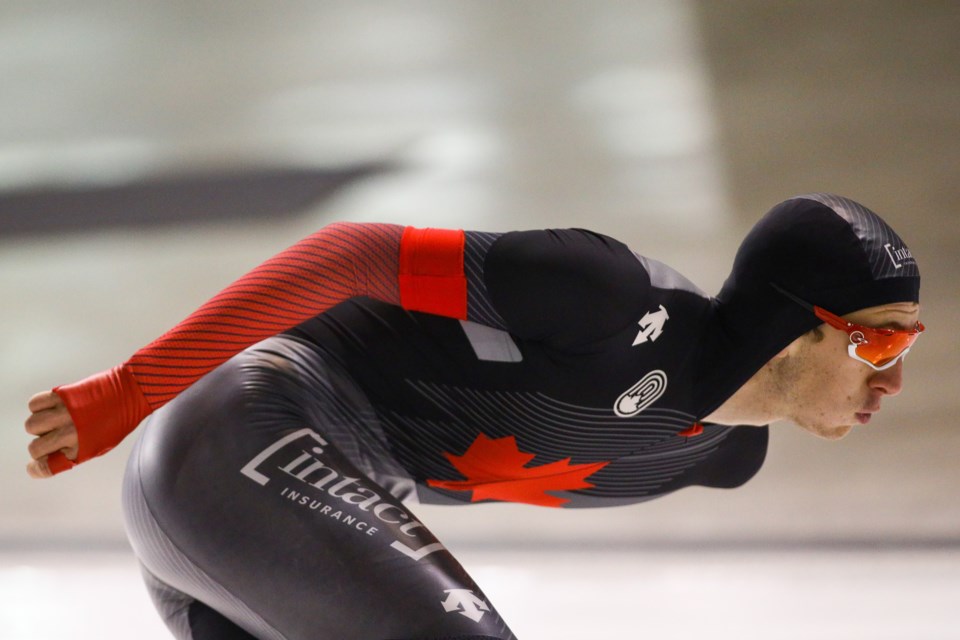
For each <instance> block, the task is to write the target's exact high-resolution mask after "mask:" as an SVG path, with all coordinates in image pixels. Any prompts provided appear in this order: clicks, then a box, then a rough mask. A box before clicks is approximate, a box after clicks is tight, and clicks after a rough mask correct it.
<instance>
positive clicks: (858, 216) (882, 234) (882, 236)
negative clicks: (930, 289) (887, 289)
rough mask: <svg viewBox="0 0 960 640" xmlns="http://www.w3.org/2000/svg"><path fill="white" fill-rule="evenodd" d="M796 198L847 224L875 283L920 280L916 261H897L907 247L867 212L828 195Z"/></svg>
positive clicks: (847, 199)
mask: <svg viewBox="0 0 960 640" xmlns="http://www.w3.org/2000/svg"><path fill="white" fill-rule="evenodd" d="M798 198H800V199H804V200H813V201H814V202H819V203H820V204H822V205H826V206H828V207H830V208H831V209H833V211H834V212H835V213H836V214H837V215H838V216H840V217H841V218H843V219H844V220H846V221H847V223H849V224H850V226H851V227H852V228H853V231H854V233H856V234H857V237H858V238H860V242H861V243H862V244H863V248H864V251H866V254H867V259H868V260H869V262H870V268H871V270H872V272H873V277H874V279H876V280H882V279H884V278H911V277H919V276H920V269H919V267H918V266H917V262H916V260H914V259H913V258H912V257H909V258H906V259H900V258H898V257H897V254H896V252H897V251H898V250H900V251H903V250H906V251H907V253H908V254H909V249H908V248H907V245H906V243H905V242H904V241H903V240H902V239H901V238H900V236H898V235H897V233H896V232H895V231H894V230H893V229H891V228H890V226H889V225H888V224H887V223H886V222H884V221H883V220H882V219H881V218H880V216H878V215H877V214H875V213H874V212H873V211H871V210H870V209H867V208H866V207H864V206H863V205H862V204H860V203H858V202H854V201H853V200H850V199H849V198H843V197H841V196H835V195H831V194H827V193H812V194H807V195H803V196H798Z"/></svg>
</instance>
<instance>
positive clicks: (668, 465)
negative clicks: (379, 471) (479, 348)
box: [384, 380, 732, 506]
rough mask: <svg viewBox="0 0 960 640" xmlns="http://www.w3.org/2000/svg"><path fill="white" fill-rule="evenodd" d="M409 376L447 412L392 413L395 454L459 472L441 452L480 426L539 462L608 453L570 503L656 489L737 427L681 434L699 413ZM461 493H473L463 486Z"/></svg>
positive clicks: (458, 448) (418, 470) (422, 468)
mask: <svg viewBox="0 0 960 640" xmlns="http://www.w3.org/2000/svg"><path fill="white" fill-rule="evenodd" d="M407 383H408V384H409V385H410V387H411V388H412V389H413V390H415V391H416V392H417V393H418V395H421V396H422V397H424V398H425V399H427V400H428V401H429V402H430V403H431V404H433V405H434V406H435V407H437V408H438V409H439V410H440V411H442V412H443V413H444V414H445V415H446V416H447V418H446V419H442V420H428V419H425V418H420V417H413V416H402V415H399V414H397V413H389V414H388V416H387V419H386V421H385V428H386V430H387V432H388V434H389V435H390V437H391V441H392V443H393V446H394V450H395V454H396V456H397V459H398V460H400V461H401V463H402V464H404V466H406V467H407V468H408V469H411V470H413V471H414V473H415V474H416V475H417V476H420V477H424V478H434V479H444V480H447V479H459V478H458V477H456V476H457V475H458V472H457V471H455V470H453V469H452V468H451V467H450V464H449V462H448V461H447V460H446V459H444V458H443V457H442V456H441V455H439V452H444V451H445V452H448V453H452V454H455V455H461V454H463V453H464V451H466V450H467V448H468V447H469V446H470V444H471V443H472V442H473V441H474V438H475V437H476V434H477V433H478V432H480V433H483V434H485V435H486V436H487V437H489V438H502V437H505V436H511V435H513V436H516V438H517V443H518V445H519V446H520V448H521V449H522V450H528V451H529V450H536V451H537V453H538V458H537V460H536V464H538V465H540V464H546V463H549V462H554V461H556V460H561V459H564V458H568V457H571V458H572V462H573V463H588V462H597V461H609V462H610V463H609V464H608V465H606V466H605V467H604V468H603V469H601V470H600V471H598V472H597V473H596V474H594V475H593V476H591V477H590V482H593V483H594V484H595V486H594V487H592V488H589V489H580V490H578V491H577V492H576V494H579V495H578V496H575V495H573V494H569V495H567V496H566V497H570V498H572V499H573V500H572V502H571V504H570V505H569V506H587V505H586V501H584V500H582V499H581V500H578V499H577V498H578V497H583V496H591V497H595V498H606V499H610V498H613V499H624V500H628V501H630V502H640V501H642V500H644V499H645V498H652V497H656V496H658V495H660V488H661V487H663V486H664V485H666V484H668V483H670V482H672V481H673V480H675V479H677V478H678V477H680V475H682V474H683V473H684V472H685V471H686V470H688V469H691V468H693V467H694V466H696V465H697V464H698V463H699V462H701V461H703V460H705V459H706V458H707V457H709V456H710V455H711V454H712V453H714V452H715V451H716V450H717V449H718V448H719V447H720V446H721V444H722V443H723V441H724V440H725V439H726V437H727V436H728V435H729V433H730V432H731V431H732V428H730V427H724V426H719V425H705V426H704V431H703V433H702V434H701V435H699V436H697V437H696V438H692V439H687V438H681V437H677V434H678V433H680V432H681V431H683V430H685V429H687V428H689V426H690V425H691V424H693V423H694V422H695V421H696V418H695V416H693V415H691V414H688V413H684V412H682V411H675V410H671V409H655V408H653V409H648V410H646V411H644V412H643V413H641V414H639V415H637V416H634V417H631V418H626V419H625V418H620V417H617V416H614V415H613V413H612V412H611V411H610V410H609V409H608V408H598V407H584V406H579V405H575V404H571V403H568V402H564V401H562V400H558V399H556V398H552V397H550V396H548V395H545V394H543V393H526V392H510V391H480V390H475V389H467V388H459V387H453V386H448V385H442V384H434V383H427V382H421V381H413V380H408V381H407ZM384 413H388V412H384ZM409 434H416V437H415V438H411V437H410V435H409ZM459 497H462V498H463V499H464V500H465V501H468V500H469V496H467V495H466V494H464V495H463V496H459Z"/></svg>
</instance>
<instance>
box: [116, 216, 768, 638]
mask: <svg viewBox="0 0 960 640" xmlns="http://www.w3.org/2000/svg"><path fill="white" fill-rule="evenodd" d="M464 251H465V252H464V265H465V272H466V280H467V295H468V299H467V320H456V319H452V318H447V317H441V316H438V315H432V314H429V313H421V312H415V311H407V310H404V309H402V308H400V307H398V306H394V305H390V304H386V303H384V302H379V301H375V300H372V299H370V298H354V299H351V300H349V301H347V302H344V303H342V304H339V305H338V306H336V307H334V308H333V309H331V310H330V311H328V312H326V313H323V314H321V315H318V316H316V317H315V318H312V319H310V320H308V321H306V322H303V323H302V324H300V325H298V326H296V327H295V328H293V329H291V330H289V331H287V332H285V333H283V334H281V335H278V336H276V337H274V338H269V339H267V340H265V341H263V342H261V343H259V344H257V345H255V346H253V347H250V348H249V349H247V350H246V351H244V352H243V353H241V354H240V355H238V356H236V357H234V358H233V359H232V360H230V361H229V362H227V363H226V364H224V365H223V366H221V367H220V368H218V369H216V370H214V371H213V372H212V373H210V374H208V375H207V376H206V377H204V378H203V379H201V380H200V381H199V382H198V383H196V384H194V385H193V386H192V387H190V388H189V389H188V390H187V391H186V392H184V393H183V394H181V395H180V396H179V397H177V398H176V399H175V400H173V401H172V402H170V404H168V405H167V406H166V407H164V408H163V409H161V410H160V411H159V412H158V413H156V414H155V415H154V417H153V418H152V419H151V423H150V426H149V428H148V429H146V430H145V432H144V435H143V436H142V438H141V441H140V442H139V444H138V447H137V450H136V451H135V453H134V455H133V456H132V458H131V462H130V465H129V470H128V477H127V481H126V484H125V498H124V500H125V512H126V514H127V522H128V529H129V532H130V536H131V541H132V543H133V545H134V548H135V550H136V551H137V553H138V556H139V557H140V559H141V561H142V563H143V565H144V572H145V576H146V579H147V581H148V584H149V585H150V586H151V592H152V594H153V596H154V598H155V600H156V602H157V603H158V605H159V607H160V608H161V611H162V612H163V613H164V615H165V617H166V618H167V621H168V624H169V625H170V626H171V628H172V629H174V630H176V632H177V633H178V634H179V635H181V636H182V637H187V638H189V637H194V638H197V639H199V638H202V637H204V633H205V631H204V630H208V629H214V631H212V632H211V633H213V634H215V635H216V634H220V637H228V636H229V634H230V633H235V634H237V635H236V637H249V636H246V635H244V634H246V633H252V634H254V635H256V636H257V637H265V638H338V639H351V638H356V639H364V640H367V639H386V638H396V639H411V638H441V637H445V638H454V637H456V638H469V637H477V638H481V637H483V638H503V639H506V638H512V637H513V636H512V634H511V633H510V631H509V630H508V628H507V627H506V625H505V624H504V622H503V621H502V620H501V619H500V616H499V615H498V614H497V612H496V610H495V609H494V608H493V607H492V605H491V604H490V603H489V601H488V600H487V599H486V597H485V596H484V594H483V593H482V592H481V591H480V589H479V588H478V587H477V585H476V584H475V583H474V582H473V581H472V580H471V579H470V578H469V576H468V575H467V574H466V572H464V570H463V569H462V568H461V567H460V565H459V564H458V563H457V562H456V560H454V559H453V557H452V556H451V555H450V553H449V552H448V551H447V550H446V549H444V548H443V546H442V544H440V543H439V541H437V540H436V538H435V537H433V536H432V534H430V532H429V531H427V530H426V529H425V528H424V527H423V526H422V525H421V524H420V523H419V522H418V521H417V520H416V519H415V517H414V516H413V515H412V514H411V513H410V512H409V511H408V510H407V508H406V507H405V506H402V505H401V502H400V501H401V500H404V501H408V502H416V501H419V502H429V503H442V504H466V503H470V502H478V501H491V500H492V501H513V502H525V503H529V504H536V505H544V506H555V507H602V506H611V505H624V504H630V503H634V502H641V501H644V500H649V499H652V498H655V497H658V496H662V495H665V494H667V493H670V492H672V491H675V490H677V489H681V488H683V487H686V486H690V485H703V486H709V487H724V488H731V487H737V486H739V485H741V484H743V483H744V482H746V481H747V480H748V479H750V478H751V477H752V476H753V475H754V474H755V473H756V472H757V471H758V469H759V468H760V466H761V464H762V463H763V459H764V455H765V452H766V446H767V437H768V433H767V429H766V428H757V427H727V426H720V425H714V424H709V423H704V422H703V418H704V417H705V416H706V415H708V414H709V413H710V412H711V411H712V410H713V409H715V408H716V407H718V406H719V405H720V404H721V403H722V402H723V401H724V400H725V399H726V398H727V397H728V396H729V394H730V393H731V392H732V390H731V389H730V388H729V385H726V386H724V387H722V388H719V390H718V387H717V386H716V385H711V384H710V381H711V380H715V379H717V376H718V371H717V368H718V367H722V366H723V363H718V362H713V361H711V360H710V354H711V353H712V352H711V351H709V350H705V349H703V348H701V347H702V344H703V338H704V332H705V331H706V330H707V327H708V326H710V325H711V323H712V322H713V317H712V314H713V313H714V301H713V300H712V299H710V298H709V297H708V296H706V295H705V294H703V293H702V292H701V291H699V290H698V289H697V288H696V287H695V286H694V285H692V284H691V283H690V282H689V281H687V280H686V279H685V278H683V277H682V276H680V275H679V274H678V273H676V272H675V271H673V270H672V269H670V268H669V267H666V266H665V265H663V264H661V263H658V262H656V261H653V260H650V259H647V258H643V257H640V256H638V255H636V254H634V253H633V252H632V251H631V250H630V249H628V248H627V247H626V246H625V245H623V244H621V243H620V242H617V241H615V240H612V239H610V238H608V237H605V236H601V235H598V234H595V233H591V232H588V231H583V230H562V231H530V232H513V233H507V234H502V235H499V234H487V233H477V232H467V234H466V244H465V250H464ZM705 372H709V375H704V374H705ZM719 374H722V372H719ZM739 382H740V383H742V380H740V381H739ZM200 427H202V428H200ZM217 612H219V613H217ZM241 629H244V630H245V631H241ZM191 634H192V635H191Z"/></svg>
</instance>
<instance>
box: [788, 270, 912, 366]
mask: <svg viewBox="0 0 960 640" xmlns="http://www.w3.org/2000/svg"><path fill="white" fill-rule="evenodd" d="M770 284H771V285H772V286H773V288H774V289H776V290H777V291H779V292H780V293H782V294H783V295H785V296H787V297H788V298H790V299H791V300H793V301H794V302H796V303H797V304H799V305H800V306H802V307H803V308H804V309H806V310H808V311H811V312H813V313H814V314H815V315H816V316H817V317H818V318H820V319H821V320H823V321H824V322H825V323H827V324H828V325H830V326H831V327H833V328H834V329H839V330H840V331H845V332H846V333H847V335H848V336H850V344H849V345H848V346H847V354H848V355H849V356H850V357H851V358H853V359H854V360H856V361H858V362H862V363H864V364H865V365H867V366H869V367H871V368H873V369H876V370H877V371H883V370H884V369H889V368H890V367H892V366H893V365H895V364H897V362H898V361H900V359H901V358H903V357H904V356H906V355H907V353H909V352H910V347H911V346H913V343H914V342H916V340H917V338H918V337H919V336H920V334H921V333H923V331H924V330H925V329H926V327H924V326H923V324H922V323H920V322H917V325H916V326H915V327H914V328H913V329H912V330H909V331H906V330H903V329H883V328H875V327H865V326H863V325H860V324H855V323H853V322H847V321H846V320H844V319H843V318H841V317H839V316H837V315H835V314H833V313H830V312H829V311H827V310H826V309H824V308H822V307H818V306H816V305H812V304H810V303H809V302H806V301H804V300H802V299H800V298H798V297H797V296H795V295H793V294H792V293H790V292H789V291H786V290H785V289H781V288H780V287H778V286H777V285H775V284H773V283H772V282H771V283H770Z"/></svg>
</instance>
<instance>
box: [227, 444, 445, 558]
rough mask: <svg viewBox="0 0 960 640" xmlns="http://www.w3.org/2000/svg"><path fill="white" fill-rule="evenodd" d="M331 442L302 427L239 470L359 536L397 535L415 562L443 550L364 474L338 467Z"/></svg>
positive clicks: (398, 545) (398, 547) (397, 545)
mask: <svg viewBox="0 0 960 640" xmlns="http://www.w3.org/2000/svg"><path fill="white" fill-rule="evenodd" d="M328 444H329V443H328V442H327V441H326V440H324V439H323V438H321V437H320V436H319V435H317V434H316V433H315V432H314V431H312V430H311V429H300V430H299V431H295V432H294V433H291V434H288V435H286V436H284V437H283V438H280V439H279V440H277V441H276V442H274V443H273V444H271V445H270V446H269V447H267V448H266V449H264V450H263V451H261V452H260V453H259V454H257V456H256V457H255V458H253V460H251V461H250V462H248V463H247V464H246V465H245V466H244V467H243V468H242V469H241V470H240V473H242V474H243V475H245V476H246V477H248V478H250V479H251V480H253V481H254V482H256V483H257V484H259V485H261V486H263V487H267V486H269V487H271V488H274V489H277V490H279V493H280V495H281V496H283V497H284V498H285V499H287V500H289V501H290V502H291V503H292V504H294V505H296V506H297V507H299V508H303V509H310V510H311V511H315V512H316V513H318V514H319V515H322V516H325V517H327V518H329V519H330V520H331V521H332V522H336V523H338V524H339V525H340V526H343V527H350V528H351V529H353V530H355V532H356V533H357V535H366V536H376V535H377V534H378V532H381V531H382V532H384V533H386V534H387V535H389V536H390V537H391V538H393V541H392V542H391V543H390V548H391V549H393V550H395V551H397V552H399V553H402V554H403V555H405V556H407V557H408V558H411V559H413V560H414V561H420V560H422V559H423V558H425V557H427V556H429V555H430V554H432V553H436V552H437V551H442V550H443V549H444V546H443V545H442V544H441V543H439V542H432V541H431V542H427V543H424V542H423V541H422V540H420V539H419V537H418V535H417V530H418V529H423V530H424V531H426V528H425V527H424V525H423V524H422V523H420V522H419V521H418V520H417V519H416V518H414V517H413V516H411V515H410V514H409V513H408V512H407V511H406V509H404V508H403V507H401V506H399V505H397V504H396V503H394V502H391V501H389V500H388V499H385V498H384V496H383V495H382V494H381V493H380V492H379V491H377V490H375V489H372V488H370V487H369V486H367V485H366V484H364V482H363V479H362V478H360V477H353V476H345V475H343V474H341V473H340V472H339V471H337V470H336V469H335V468H334V467H335V466H336V465H334V464H332V463H331V462H330V460H329V459H328V455H327V454H326V453H325V450H324V447H325V446H327V445H328ZM268 474H269V475H268ZM378 488H379V487H378ZM430 538H432V536H430Z"/></svg>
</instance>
